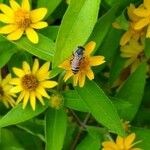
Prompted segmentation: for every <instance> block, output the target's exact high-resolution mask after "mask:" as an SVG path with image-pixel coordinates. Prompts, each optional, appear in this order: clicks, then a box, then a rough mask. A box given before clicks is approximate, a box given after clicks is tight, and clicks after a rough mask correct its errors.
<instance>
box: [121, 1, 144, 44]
mask: <svg viewBox="0 0 150 150" xmlns="http://www.w3.org/2000/svg"><path fill="white" fill-rule="evenodd" d="M134 10H135V6H134V5H133V4H130V6H129V7H128V8H127V13H128V17H129V19H130V21H129V28H128V30H127V31H126V32H125V33H124V34H123V36H122V37H121V39H120V45H121V46H123V45H125V44H127V43H128V42H129V41H130V39H131V38H133V39H135V40H138V39H139V38H140V37H141V36H142V35H144V31H143V28H142V29H134V25H135V23H136V22H137V21H138V20H139V17H138V16H136V15H135V14H134V13H133V12H134Z"/></svg>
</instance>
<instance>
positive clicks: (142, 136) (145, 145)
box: [132, 128, 150, 150]
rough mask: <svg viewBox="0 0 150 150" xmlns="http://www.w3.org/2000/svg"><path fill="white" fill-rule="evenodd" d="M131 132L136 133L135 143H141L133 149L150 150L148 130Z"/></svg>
mask: <svg viewBox="0 0 150 150" xmlns="http://www.w3.org/2000/svg"><path fill="white" fill-rule="evenodd" d="M132 132H135V133H136V137H137V138H136V141H141V142H140V143H138V144H137V145H136V146H135V147H138V148H141V149H143V150H148V149H149V148H150V129H146V128H132Z"/></svg>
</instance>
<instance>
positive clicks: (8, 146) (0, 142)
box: [0, 128, 25, 150]
mask: <svg viewBox="0 0 150 150" xmlns="http://www.w3.org/2000/svg"><path fill="white" fill-rule="evenodd" d="M0 136H1V137H0V149H1V150H25V149H24V148H23V147H22V146H21V144H20V143H19V142H18V140H17V138H16V137H15V135H14V134H13V133H12V132H11V131H10V130H8V129H4V128H3V129H1V135H0Z"/></svg>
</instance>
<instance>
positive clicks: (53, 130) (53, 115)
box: [45, 109, 67, 150]
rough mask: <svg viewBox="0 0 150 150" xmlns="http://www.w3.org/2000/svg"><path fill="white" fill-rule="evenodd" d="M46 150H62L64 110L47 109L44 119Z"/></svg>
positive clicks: (64, 128) (64, 131)
mask: <svg viewBox="0 0 150 150" xmlns="http://www.w3.org/2000/svg"><path fill="white" fill-rule="evenodd" d="M45 121H46V122H45V123H46V124H45V125H46V126H45V134H46V150H62V147H63V142H64V138H65V134H66V129H67V116H66V113H65V112H64V110H62V109H60V110H55V109H48V111H47V113H46V117H45Z"/></svg>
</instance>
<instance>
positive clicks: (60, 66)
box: [59, 59, 71, 70]
mask: <svg viewBox="0 0 150 150" xmlns="http://www.w3.org/2000/svg"><path fill="white" fill-rule="evenodd" d="M70 60H71V59H67V60H65V61H64V62H63V63H62V64H60V65H59V68H63V69H65V70H70V69H71V65H70Z"/></svg>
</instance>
